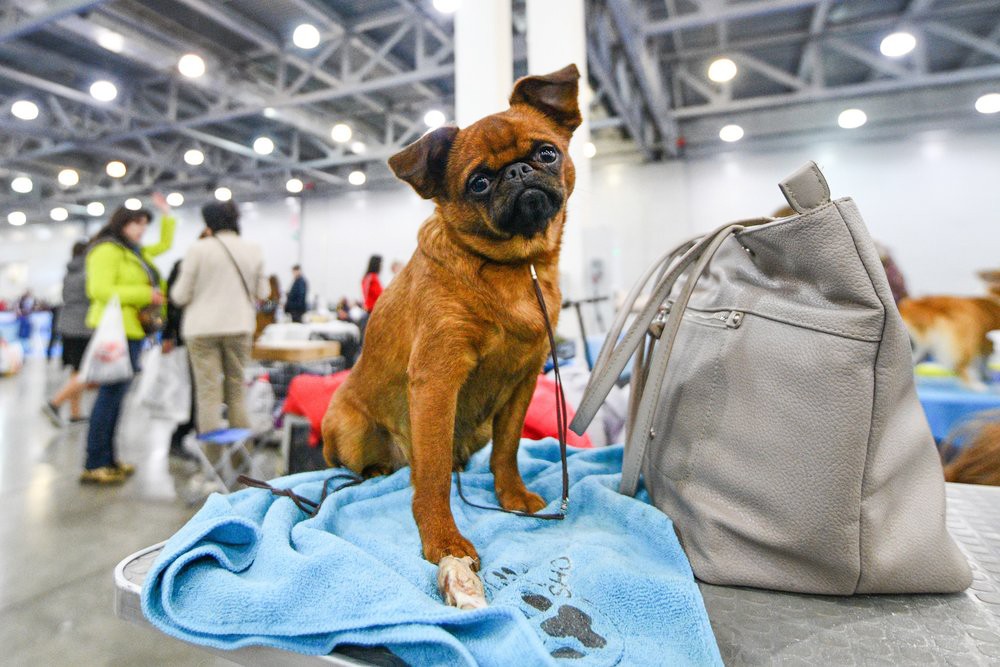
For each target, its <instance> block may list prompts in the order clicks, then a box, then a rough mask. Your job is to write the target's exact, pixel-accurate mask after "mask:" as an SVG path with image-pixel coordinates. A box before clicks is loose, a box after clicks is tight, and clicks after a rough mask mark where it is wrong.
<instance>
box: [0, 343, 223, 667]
mask: <svg viewBox="0 0 1000 667" xmlns="http://www.w3.org/2000/svg"><path fill="white" fill-rule="evenodd" d="M63 378H64V374H63V372H62V371H61V370H60V369H59V368H58V366H57V364H56V362H54V361H53V362H51V363H46V362H45V361H44V360H43V359H39V358H33V359H30V360H29V361H28V363H27V364H26V365H25V368H24V370H23V371H22V372H21V373H20V375H18V376H16V377H11V378H0V508H2V509H0V647H2V649H0V651H2V653H0V664H3V665H52V664H64V663H66V664H73V665H121V666H125V665H127V666H130V667H131V666H136V665H232V664H233V663H231V662H229V661H226V660H222V659H220V658H216V657H213V656H211V655H209V654H208V653H206V652H204V651H202V650H201V649H199V648H197V647H194V646H190V645H188V644H185V643H183V642H180V641H177V640H175V639H172V638H170V637H167V636H166V635H162V634H160V633H158V632H156V631H154V630H150V629H146V628H141V627H138V626H135V625H132V624H130V623H127V622H125V621H121V620H118V619H117V618H115V616H114V613H113V610H112V607H113V599H114V582H113V569H114V567H115V565H116V564H117V563H118V562H119V561H120V560H121V559H122V558H124V557H125V556H127V555H129V554H131V553H133V552H135V551H138V550H139V549H141V548H142V547H146V546H149V545H151V544H154V543H156V542H160V541H162V540H164V539H166V538H168V537H170V535H172V534H173V533H174V532H175V531H176V530H177V529H178V528H179V527H180V526H181V525H182V524H183V523H184V522H185V521H187V520H188V518H190V517H191V516H192V515H193V514H194V512H195V511H196V510H197V506H192V505H189V504H188V503H187V502H185V500H183V498H184V497H185V496H186V495H188V488H189V486H188V483H189V479H190V477H191V475H192V473H193V472H194V471H195V469H194V467H193V466H192V464H188V463H187V462H185V461H181V460H178V459H175V458H170V457H168V455H167V451H168V449H169V439H170V433H171V431H172V425H171V424H169V423H167V422H163V421H157V420H154V419H151V418H150V417H149V415H148V414H143V410H142V409H141V408H138V407H136V406H131V405H127V406H126V411H125V413H124V418H123V422H122V425H121V429H120V430H119V443H120V444H119V458H120V460H122V461H126V462H129V463H134V464H136V466H137V472H136V474H135V476H134V477H133V478H132V479H130V480H129V481H128V482H126V483H125V484H124V485H122V486H119V487H95V486H83V485H81V484H80V483H79V482H78V476H79V474H80V470H81V467H82V461H83V452H84V447H85V442H84V441H85V438H86V424H82V425H74V426H70V427H68V428H66V429H63V430H60V429H56V428H54V427H53V426H52V425H51V424H50V423H49V421H48V420H47V419H46V418H45V417H44V416H43V415H42V413H41V411H40V408H41V405H42V402H43V400H44V398H45V397H46V396H48V395H51V394H52V393H53V392H54V390H55V388H56V387H58V385H59V384H60V383H61V382H62V380H63Z"/></svg>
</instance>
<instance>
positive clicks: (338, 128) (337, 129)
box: [330, 123, 353, 144]
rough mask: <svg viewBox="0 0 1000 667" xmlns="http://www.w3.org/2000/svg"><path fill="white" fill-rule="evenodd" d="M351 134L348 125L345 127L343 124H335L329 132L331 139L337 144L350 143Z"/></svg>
mask: <svg viewBox="0 0 1000 667" xmlns="http://www.w3.org/2000/svg"><path fill="white" fill-rule="evenodd" d="M352 134H353V133H352V132H351V127H350V126H349V125H345V124H344V123H337V124H336V125H334V126H333V129H332V130H330V137H332V138H333V140H334V141H336V142H337V143H338V144H342V143H344V142H345V141H350V140H351V135H352Z"/></svg>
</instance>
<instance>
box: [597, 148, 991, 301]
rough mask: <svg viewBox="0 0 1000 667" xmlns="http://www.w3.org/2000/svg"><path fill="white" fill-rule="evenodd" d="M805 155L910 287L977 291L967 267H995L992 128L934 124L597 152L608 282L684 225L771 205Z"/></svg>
mask: <svg viewBox="0 0 1000 667" xmlns="http://www.w3.org/2000/svg"><path fill="white" fill-rule="evenodd" d="M810 159H812V160H815V161H816V162H817V163H818V164H819V165H820V168H821V169H822V170H823V172H824V174H825V175H826V177H827V180H828V181H829V183H830V188H831V191H832V194H833V196H834V197H843V196H851V197H853V198H854V200H855V201H856V202H857V204H858V207H859V208H860V210H861V213H862V215H863V216H864V219H865V221H866V223H867V224H868V227H869V229H870V230H871V233H872V236H873V237H874V238H875V239H877V240H879V241H881V242H882V243H884V244H885V245H886V246H888V248H889V249H890V251H891V252H892V254H893V257H894V258H895V260H896V262H897V264H899V266H900V268H901V270H902V271H903V274H904V276H905V277H906V281H907V286H908V288H909V290H910V292H911V293H913V294H914V295H920V294H931V293H936V294H943V293H950V294H978V293H982V291H983V290H982V286H981V284H980V283H979V281H978V280H977V279H976V278H975V274H974V272H975V270H977V269H981V268H987V267H1000V133H997V132H991V133H985V132H964V133H963V132H960V131H934V132H926V133H921V134H918V135H915V136H912V137H910V138H906V139H886V140H879V141H856V142H855V141H840V142H837V143H822V144H815V145H812V146H807V147H801V148H795V149H788V150H771V151H754V150H752V149H748V148H744V147H740V148H736V149H733V150H731V151H728V152H725V153H720V154H717V155H713V156H708V157H693V158H688V159H686V160H684V161H679V162H668V163H660V164H650V165H638V164H634V163H633V164H627V163H621V162H620V161H619V162H614V163H612V162H603V161H600V160H598V161H597V163H596V164H595V165H594V166H595V168H594V177H593V178H594V183H593V187H594V197H593V198H592V201H593V204H594V216H595V219H604V220H608V222H609V225H611V226H613V227H614V234H612V235H611V236H610V237H609V241H610V242H611V243H610V244H609V245H611V247H612V249H613V250H616V251H620V252H616V262H615V265H614V266H613V267H612V271H611V275H612V276H616V277H618V278H620V279H621V282H618V283H617V286H618V287H624V288H627V287H628V286H630V285H631V284H632V281H634V280H635V279H636V278H637V277H638V275H639V274H640V273H641V272H642V270H643V269H644V268H645V267H646V266H647V265H648V264H649V263H650V262H652V261H653V260H654V259H655V258H656V257H657V256H658V255H659V254H661V253H662V252H663V251H664V250H666V249H668V248H669V247H671V246H672V245H673V244H675V243H676V242H677V241H678V240H680V239H683V238H685V237H686V236H688V235H691V234H694V233H698V232H701V231H706V230H709V229H712V228H714V227H716V226H718V225H720V224H723V223H725V222H727V221H730V220H736V219H740V218H749V217H756V216H760V215H769V214H771V213H772V212H774V210H775V209H777V208H779V207H780V206H783V205H784V199H783V198H782V196H781V193H780V191H779V190H778V187H777V184H778V181H779V180H781V179H782V178H783V177H785V176H787V175H789V174H790V173H792V172H793V171H795V170H796V169H797V168H798V167H800V166H801V165H802V164H803V163H805V161H807V160H810ZM600 249H601V246H597V247H591V248H590V251H591V252H592V253H593V252H597V251H599V250H600Z"/></svg>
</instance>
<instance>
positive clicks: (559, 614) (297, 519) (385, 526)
mask: <svg viewBox="0 0 1000 667" xmlns="http://www.w3.org/2000/svg"><path fill="white" fill-rule="evenodd" d="M621 458H622V447H621V446H614V447H607V448H603V449H589V450H575V451H572V452H571V453H570V457H569V471H570V481H571V487H570V503H569V515H568V517H567V518H566V520H565V521H543V520H538V519H528V518H523V517H518V516H514V515H510V514H505V513H501V512H491V511H488V510H480V509H475V508H473V507H470V506H468V505H466V504H465V503H463V502H462V501H461V499H459V498H458V496H457V494H456V493H455V492H454V484H453V485H452V487H453V492H452V503H451V505H452V509H453V511H454V513H455V520H456V522H457V523H458V527H459V529H460V530H461V531H462V533H463V534H464V535H465V536H466V537H468V538H469V539H470V540H471V541H472V542H473V544H475V545H476V548H477V550H478V551H479V556H480V558H481V560H482V563H483V569H482V571H481V572H480V575H481V576H482V578H483V583H484V584H485V587H486V597H487V601H488V602H489V607H488V608H486V609H478V610H474V611H459V610H457V609H454V608H451V607H447V606H445V605H444V604H443V603H442V602H441V598H440V596H439V594H438V591H437V584H436V576H437V566H436V565H432V564H430V563H428V562H427V561H425V560H424V559H423V558H422V557H421V549H420V539H419V536H418V534H417V526H416V524H415V523H414V520H413V515H412V513H411V510H410V501H411V500H412V497H413V491H412V489H411V487H410V477H409V475H410V471H409V468H404V469H403V470H400V471H399V472H397V473H395V474H393V475H390V476H388V477H382V478H376V479H371V480H368V481H367V482H365V483H363V484H360V485H358V486H353V487H349V488H345V489H343V490H341V491H338V492H336V493H335V494H333V495H332V496H330V497H328V498H327V500H326V502H325V503H324V504H323V507H322V508H321V510H320V512H319V513H318V514H317V516H316V517H314V518H308V517H307V515H306V514H305V513H304V512H302V511H301V510H300V509H298V508H297V507H296V506H295V504H294V503H293V501H292V500H291V499H289V498H285V497H278V496H275V495H272V494H271V493H270V492H268V491H266V490H259V489H248V490H244V491H240V492H238V493H234V494H232V495H229V496H221V495H212V496H211V497H209V499H208V500H207V501H206V503H205V505H204V507H202V509H201V510H200V511H199V512H198V513H197V514H196V515H195V516H194V517H193V518H192V519H191V520H190V521H189V522H188V523H187V524H186V525H185V526H184V527H183V528H181V530H180V531H179V532H178V533H177V534H176V535H174V536H173V537H172V538H171V539H170V540H169V541H168V542H167V543H166V545H165V546H164V548H163V551H162V553H161V554H160V556H159V558H158V559H157V561H156V563H155V564H154V566H153V568H152V570H151V571H150V572H149V574H148V575H147V578H146V580H145V586H144V587H143V591H142V609H143V613H144V614H145V615H146V618H147V619H149V620H150V622H152V623H153V625H155V626H156V627H157V628H159V629H160V630H162V631H163V632H165V633H167V634H169V635H172V636H174V637H178V638H180V639H184V640H186V641H190V642H194V643H197V644H204V645H206V646H213V647H216V648H223V649H233V648H239V647H243V646H250V645H266V646H274V647H278V648H282V649H287V650H291V651H298V652H301V653H310V654H325V653H328V652H330V651H331V650H333V649H334V647H336V646H337V645H338V644H359V645H363V646H377V645H384V646H386V647H388V648H389V649H391V650H392V651H393V652H394V653H395V654H396V655H398V656H399V657H400V658H402V659H403V660H405V661H406V662H408V663H410V664H414V665H504V666H507V665H541V664H567V665H618V664H621V665H665V664H670V665H674V664H679V665H684V664H691V665H721V664H722V661H721V658H720V656H719V651H718V648H717V647H716V644H715V638H714V636H713V635H712V631H711V627H710V626H709V622H708V617H707V615H706V613H705V608H704V605H703V602H702V599H701V594H700V592H699V590H698V588H697V585H696V584H695V582H694V579H693V576H692V574H691V568H690V566H689V565H688V561H687V558H686V557H685V556H684V553H683V552H682V551H681V548H680V545H679V544H678V542H677V539H676V537H675V536H674V531H673V527H672V524H671V522H670V520H669V519H668V518H667V517H666V516H664V515H663V514H662V513H660V512H659V511H658V510H657V509H656V508H654V507H652V506H651V505H649V504H648V499H647V498H644V497H643V496H640V499H639V500H636V499H633V498H628V497H625V496H622V495H619V494H618V493H617V491H616V490H615V489H617V487H618V480H619V477H620V471H621ZM518 461H519V465H520V469H521V473H522V475H523V476H524V480H525V482H526V483H527V485H528V487H529V488H531V489H532V490H534V491H537V492H538V493H541V494H542V496H543V497H544V498H546V499H548V500H550V501H551V502H550V503H549V507H548V509H547V511H554V510H555V509H556V508H557V507H558V503H559V500H558V499H559V496H560V493H561V469H560V464H559V448H558V445H557V444H556V443H555V441H553V440H545V441H539V442H529V441H525V442H524V443H523V444H522V445H521V449H520V452H519V454H518ZM331 473H332V471H320V472H309V473H301V474H298V475H292V476H289V477H283V478H280V479H277V480H273V481H272V484H273V485H274V486H277V487H283V488H292V489H293V490H294V491H295V492H296V493H297V494H299V495H302V496H305V497H307V498H310V499H313V500H318V499H319V497H320V494H321V492H322V486H323V481H324V480H325V479H327V478H328V477H329V476H330V475H331ZM462 488H463V490H464V491H465V494H466V496H467V497H468V498H469V500H470V501H472V502H478V503H489V504H495V503H496V497H495V496H494V493H493V476H492V474H490V473H489V449H488V448H487V449H486V450H483V451H480V452H478V453H477V454H476V455H475V456H474V457H473V459H472V461H471V462H470V463H469V466H468V470H467V472H465V473H462ZM643 493H644V492H643Z"/></svg>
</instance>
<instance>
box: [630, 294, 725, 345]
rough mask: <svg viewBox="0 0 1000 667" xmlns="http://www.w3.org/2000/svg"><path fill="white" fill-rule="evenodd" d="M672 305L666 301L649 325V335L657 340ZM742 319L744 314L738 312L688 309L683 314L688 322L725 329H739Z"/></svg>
mask: <svg viewBox="0 0 1000 667" xmlns="http://www.w3.org/2000/svg"><path fill="white" fill-rule="evenodd" d="M672 305H673V302H669V301H668V302H667V303H665V304H664V305H662V306H660V309H659V310H658V311H656V317H654V318H653V321H652V322H651V323H650V325H649V333H650V334H651V335H653V336H654V337H656V338H659V337H660V336H661V335H662V334H663V327H664V326H665V325H666V323H667V316H668V315H669V314H670V308H671V306H672ZM743 317H744V313H743V312H742V311H739V310H716V311H700V310H692V309H691V308H688V309H687V310H686V311H685V312H684V319H685V320H687V321H689V322H695V323H697V324H702V325H704V326H709V327H720V328H726V329H739V328H740V325H741V324H743Z"/></svg>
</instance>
